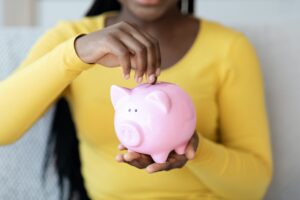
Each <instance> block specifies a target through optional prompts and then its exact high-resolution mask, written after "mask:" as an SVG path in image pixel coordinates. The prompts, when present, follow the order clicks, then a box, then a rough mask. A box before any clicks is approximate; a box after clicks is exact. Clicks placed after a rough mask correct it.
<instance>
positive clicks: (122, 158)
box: [116, 132, 199, 173]
mask: <svg viewBox="0 0 300 200" xmlns="http://www.w3.org/2000/svg"><path fill="white" fill-rule="evenodd" d="M198 143H199V137H198V135H197V133H196V132H195V133H194V135H193V137H192V138H191V140H190V141H189V143H188V145H187V148H186V151H185V154H184V155H178V154H176V153H175V152H174V151H172V152H171V153H170V155H169V157H168V160H167V161H166V162H165V163H161V164H160V163H155V162H154V161H153V160H152V158H151V157H150V156H149V155H145V154H140V153H137V152H127V153H125V154H118V155H117V157H116V160H117V161H118V162H124V163H127V164H129V165H132V166H134V167H137V168H139V169H144V168H146V171H147V172H149V173H153V172H158V171H168V170H172V169H176V168H182V167H183V166H184V165H185V164H186V162H187V161H188V160H191V159H193V158H194V156H195V152H196V150H197V147H198ZM119 150H127V149H126V148H125V147H124V146H123V145H121V144H120V145H119Z"/></svg>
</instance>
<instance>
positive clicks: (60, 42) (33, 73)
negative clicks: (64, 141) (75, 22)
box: [0, 22, 92, 145]
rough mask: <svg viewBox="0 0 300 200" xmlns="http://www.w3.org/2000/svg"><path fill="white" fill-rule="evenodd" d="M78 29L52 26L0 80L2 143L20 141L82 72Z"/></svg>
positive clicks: (86, 67) (64, 25) (84, 64)
mask: <svg viewBox="0 0 300 200" xmlns="http://www.w3.org/2000/svg"><path fill="white" fill-rule="evenodd" d="M75 38H76V32H74V31H73V29H72V27H71V25H70V23H67V22H62V23H60V24H59V25H57V26H56V27H54V28H52V29H50V30H49V31H48V32H47V33H46V34H45V35H44V36H43V37H42V38H41V39H39V41H38V42H37V43H36V44H35V45H34V47H33V48H32V49H31V51H30V52H29V54H28V56H27V58H26V59H25V60H24V61H23V63H22V64H21V65H20V66H19V67H18V68H17V70H15V71H14V72H13V73H12V74H11V75H10V76H9V77H8V78H6V79H5V80H2V81H1V82H0V99H1V100H0V110H1V112H0V122H1V126H0V145H6V144H10V143H13V142H15V141H16V140H18V139H19V138H20V137H21V136H22V135H23V134H24V133H25V132H26V131H27V130H28V129H29V128H30V127H31V126H32V125H33V124H34V123H35V122H36V121H37V120H38V118H39V117H41V116H42V115H43V114H44V113H45V112H46V111H47V109H48V108H49V107H50V106H51V105H52V104H53V103H54V101H55V100H56V99H57V98H58V97H59V96H62V95H63V93H64V92H65V91H66V90H67V86H68V85H69V84H70V83H71V82H72V80H74V79H75V78H76V77H77V76H78V75H79V74H80V73H81V72H82V71H84V70H86V69H88V68H90V67H91V66H92V65H89V64H86V63H84V62H83V61H81V60H80V58H79V57H78V56H77V54H76V51H75V48H74V41H75Z"/></svg>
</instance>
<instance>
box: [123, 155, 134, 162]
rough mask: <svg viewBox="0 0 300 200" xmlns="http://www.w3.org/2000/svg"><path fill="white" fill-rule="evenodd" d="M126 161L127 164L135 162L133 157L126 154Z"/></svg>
mask: <svg viewBox="0 0 300 200" xmlns="http://www.w3.org/2000/svg"><path fill="white" fill-rule="evenodd" d="M124 159H125V160H126V161H127V162H130V161H132V160H133V159H132V157H131V156H130V155H128V154H125V155H124Z"/></svg>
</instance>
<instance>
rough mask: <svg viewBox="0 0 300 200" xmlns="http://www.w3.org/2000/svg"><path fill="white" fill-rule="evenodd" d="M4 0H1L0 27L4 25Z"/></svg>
mask: <svg viewBox="0 0 300 200" xmlns="http://www.w3.org/2000/svg"><path fill="white" fill-rule="evenodd" d="M3 12H4V10H3V0H0V28H1V26H3Z"/></svg>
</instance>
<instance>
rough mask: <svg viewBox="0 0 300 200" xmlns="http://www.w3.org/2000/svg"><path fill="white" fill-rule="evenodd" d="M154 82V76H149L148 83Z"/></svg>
mask: <svg viewBox="0 0 300 200" xmlns="http://www.w3.org/2000/svg"><path fill="white" fill-rule="evenodd" d="M154 81H155V75H154V74H151V75H150V76H149V81H148V82H149V83H153V82H154Z"/></svg>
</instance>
